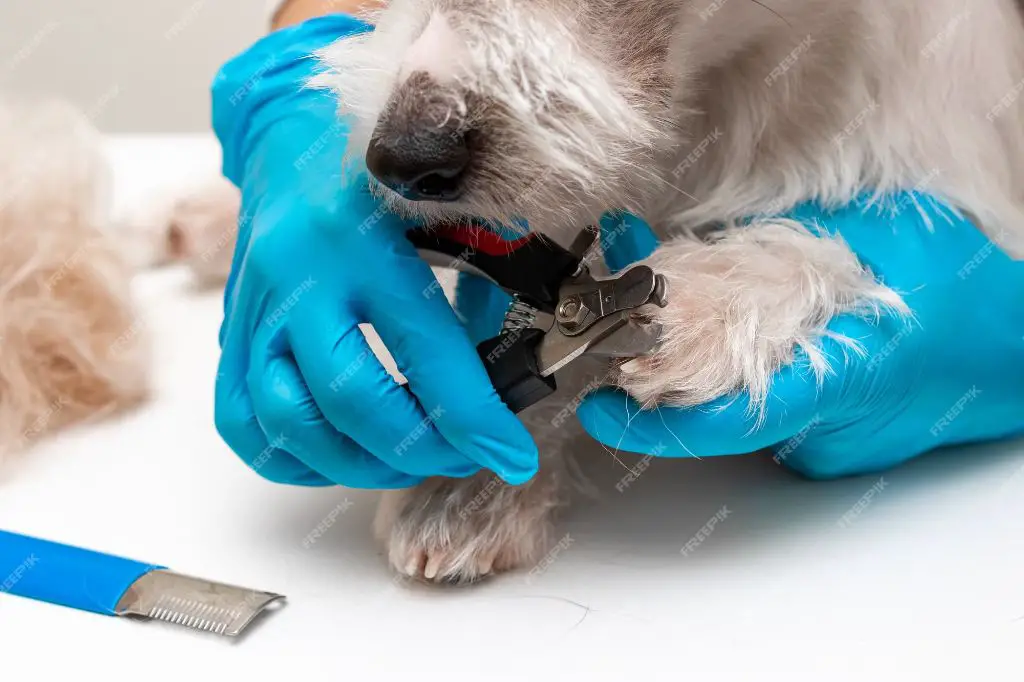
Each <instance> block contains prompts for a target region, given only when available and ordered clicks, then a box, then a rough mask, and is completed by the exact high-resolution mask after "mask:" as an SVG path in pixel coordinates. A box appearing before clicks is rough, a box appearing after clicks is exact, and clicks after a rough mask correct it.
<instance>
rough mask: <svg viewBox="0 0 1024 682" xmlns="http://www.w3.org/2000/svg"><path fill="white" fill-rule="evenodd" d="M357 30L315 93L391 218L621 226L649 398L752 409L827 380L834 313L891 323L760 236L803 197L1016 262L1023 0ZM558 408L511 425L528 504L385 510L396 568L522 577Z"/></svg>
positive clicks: (325, 57)
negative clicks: (531, 453) (856, 205)
mask: <svg viewBox="0 0 1024 682" xmlns="http://www.w3.org/2000/svg"><path fill="white" fill-rule="evenodd" d="M367 18H368V20H369V21H371V22H372V23H373V24H374V25H375V30H374V31H372V32H369V33H363V34H359V35H356V36H353V37H349V38H346V39H343V40H340V41H338V42H336V43H335V44H333V45H331V46H330V47H328V48H326V49H324V50H322V51H321V52H320V53H319V54H318V57H319V59H320V60H321V63H322V65H323V67H324V68H323V71H322V73H320V74H319V75H317V76H316V77H315V78H314V79H313V80H312V82H311V85H312V86H314V87H320V88H327V89H330V90H331V91H333V92H335V93H337V95H338V100H339V103H340V111H339V115H340V116H342V117H344V118H345V119H347V120H348V121H350V123H351V131H352V132H351V137H350V140H349V146H348V149H347V156H346V163H347V164H349V166H350V167H351V168H358V167H361V166H363V165H364V164H365V167H366V169H368V170H369V171H370V174H371V175H370V177H371V180H370V182H371V187H372V189H373V191H374V192H375V193H376V194H377V195H378V196H379V197H380V198H381V200H382V201H383V202H385V203H386V205H387V206H389V207H390V208H391V209H392V210H394V211H396V212H398V213H400V214H403V215H407V216H414V217H417V218H421V219H424V220H426V222H428V223H431V222H441V221H459V220H464V219H466V218H468V217H474V218H482V219H484V220H488V221H492V222H494V223H500V224H506V225H507V224H510V223H511V222H512V221H513V219H525V220H527V221H528V223H529V225H530V226H531V228H532V229H535V230H538V231H541V232H544V233H545V234H547V235H548V236H550V237H551V238H552V239H555V240H556V241H559V242H560V243H566V242H568V241H569V240H570V239H571V237H572V236H573V235H575V234H576V233H577V232H578V230H579V229H580V227H581V226H583V225H588V224H594V223H595V222H596V221H597V219H598V218H599V216H600V215H601V214H602V213H603V212H604V211H606V210H608V209H611V208H616V209H623V210H626V211H629V212H632V213H634V214H636V215H639V216H641V217H643V218H645V219H646V220H647V222H648V223H649V224H650V225H651V226H652V228H653V229H654V230H655V231H656V232H657V233H658V235H659V237H660V238H661V239H662V244H661V246H660V247H659V248H658V249H657V251H656V252H655V253H654V254H652V255H651V256H650V257H649V258H648V259H646V261H645V262H646V263H647V264H649V265H650V266H651V267H653V268H654V269H655V270H656V271H658V272H661V273H663V274H665V275H666V277H667V278H668V280H669V291H670V292H672V295H670V297H669V304H668V306H667V307H665V308H664V309H654V310H651V311H650V312H649V313H647V314H649V315H650V316H651V318H652V319H654V320H655V321H657V322H659V323H661V324H662V326H663V330H664V331H663V336H662V339H661V343H660V346H659V348H658V349H657V350H656V352H654V353H653V354H652V355H650V356H648V357H644V358H638V359H634V360H632V361H629V362H626V363H622V364H620V365H619V366H616V367H612V368H611V370H610V374H609V376H608V381H609V382H610V383H612V384H614V385H617V386H619V387H621V388H622V389H624V390H625V391H627V392H628V393H629V394H631V395H632V396H633V397H635V398H636V399H637V400H638V401H640V403H642V404H644V405H647V406H650V405H653V404H661V405H680V406H686V405H696V404H701V403H704V402H706V401H709V400H712V399H715V398H718V397H720V396H724V395H728V394H731V393H733V392H736V391H740V390H743V391H746V392H748V393H749V394H750V396H751V403H752V408H753V409H754V410H756V409H758V407H759V406H761V405H763V404H764V401H765V399H766V396H767V392H768V387H769V382H770V377H771V376H772V374H773V373H774V372H775V371H776V370H777V369H778V368H780V367H781V366H783V365H786V364H787V363H789V362H791V361H792V360H793V358H794V353H795V352H796V350H797V349H803V350H805V351H806V352H807V355H808V357H809V358H810V359H811V362H812V365H813V367H814V369H815V371H817V372H819V373H823V372H825V371H827V366H826V363H825V360H824V359H822V355H821V354H820V353H815V349H816V348H817V344H818V342H819V340H820V339H821V338H822V335H823V333H824V332H825V325H826V323H827V322H828V320H829V319H830V318H831V317H832V316H833V315H835V314H839V313H855V314H879V313H889V314H896V315H901V314H902V315H905V314H906V313H907V310H906V307H905V305H904V303H903V300H902V298H901V297H900V295H899V292H896V291H893V290H891V289H889V288H887V287H885V286H883V285H882V284H880V283H879V282H878V281H876V280H875V278H874V277H873V276H872V274H871V273H870V272H869V271H868V270H867V269H866V268H865V267H864V266H863V265H862V264H861V263H860V262H859V261H858V259H857V257H856V256H855V255H854V254H853V253H852V252H851V251H850V250H849V249H848V248H847V246H846V245H845V244H844V243H843V242H842V241H840V240H838V239H832V238H823V237H819V236H816V235H815V234H812V232H811V231H810V230H809V229H808V226H806V225H801V224H799V223H797V222H794V221H791V220H782V219H778V218H776V217H773V216H778V215H780V214H782V213H784V212H785V211H786V210H787V209H789V208H791V207H793V206H795V205H797V204H800V203H802V202H805V201H810V200H815V201H817V202H819V203H820V204H822V205H824V206H841V205H845V204H847V203H849V202H850V201H851V200H853V199H855V198H857V197H860V196H863V195H864V194H866V193H867V194H869V195H874V196H878V197H881V196H884V195H885V194H887V193H891V192H894V191H899V190H917V191H918V192H922V193H927V194H928V195H930V196H933V197H935V198H936V199H937V200H938V201H940V202H942V203H943V204H944V205H946V206H948V207H950V208H951V209H953V210H957V211H960V212H962V213H963V214H966V215H969V216H970V217H972V218H973V222H974V223H975V224H976V225H977V226H978V229H979V230H982V231H983V232H984V233H985V234H986V236H988V237H989V238H990V239H991V240H992V241H993V242H994V243H996V244H997V245H998V246H1000V247H1001V248H1002V249H1004V250H1006V251H1007V252H1008V253H1009V254H1010V255H1011V256H1014V257H1018V258H1019V257H1021V256H1022V255H1024V213H1022V211H1024V121H1022V114H1021V112H1022V111H1024V109H1022V107H1021V106H1020V105H1019V104H1018V103H1017V102H1016V99H1017V98H1018V96H1019V95H1020V94H1021V91H1022V89H1024V80H1022V78H1024V24H1022V18H1021V8H1020V7H1019V6H1018V3H1017V2H1015V1H1014V0H988V1H986V2H981V3H969V2H967V1H966V0H848V1H847V2H841V3H840V2H835V1H834V0H764V1H762V2H759V1H758V0H696V1H695V2H689V1H686V0H530V1H529V2H524V1H523V0H393V1H392V2H391V3H390V5H389V6H388V7H386V8H384V9H382V10H379V11H376V12H371V13H369V14H368V15H367ZM936 229H940V227H939V226H937V227H936ZM751 320H756V321H757V324H751V323H750V321H751ZM560 383H561V382H560ZM570 395H571V392H570ZM564 406H565V403H564V402H562V403H560V404H555V405H554V406H553V407H552V406H550V405H549V406H547V407H538V408H537V409H533V408H531V410H529V411H527V413H524V417H525V419H526V420H527V421H528V423H531V424H534V425H535V427H534V428H532V430H533V431H534V434H535V436H536V437H537V439H538V443H539V445H540V446H541V449H542V466H541V470H540V473H539V474H538V475H537V476H536V477H535V478H534V480H532V481H530V482H529V483H528V484H526V485H523V486H520V487H509V486H506V485H504V484H502V483H500V482H499V481H498V480H497V479H495V478H493V476H491V475H490V474H486V473H481V474H479V475H477V476H476V477H473V478H469V479H465V480H449V479H440V478H439V479H430V480H427V481H426V482H424V483H423V484H421V485H420V486H418V487H416V488H413V489H410V490H403V491H393V492H386V493H385V494H384V496H383V499H382V502H381V506H380V509H379V511H378V515H377V518H376V521H375V527H376V532H377V534H378V535H379V537H380V538H381V540H382V542H383V543H384V546H385V548H386V551H387V553H388V557H389V561H390V563H391V565H392V566H393V567H394V569H395V570H397V571H398V572H400V573H402V574H405V575H408V576H411V577H414V578H419V579H423V580H426V581H435V582H455V583H460V582H472V581H474V580H478V579H480V578H482V577H484V576H487V575H490V574H493V573H496V572H499V571H502V570H508V569H513V568H518V567H526V566H530V565H532V564H534V563H536V562H537V561H538V559H539V558H540V557H541V556H542V555H543V552H544V551H546V547H547V545H548V543H549V538H550V537H551V524H552V520H553V518H554V515H555V513H556V510H557V509H558V508H559V507H560V506H561V503H562V501H563V499H564V497H565V486H566V483H565V480H566V478H567V477H566V472H565V465H564V455H565V449H566V447H567V446H566V445H565V443H568V442H571V441H572V437H573V434H572V433H568V432H571V431H572V430H573V429H574V428H576V427H571V428H570V426H569V424H570V423H572V422H573V421H574V420H571V419H570V420H567V421H566V420H559V419H557V413H558V409H559V408H564ZM538 413H539V414H538ZM553 413H554V414H555V417H556V418H555V419H552V418H551V415H552V414H553ZM563 421H565V425H564V426H561V428H553V424H555V423H556V422H557V423H558V424H561V423H562V422H563Z"/></svg>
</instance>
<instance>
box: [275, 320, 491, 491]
mask: <svg viewBox="0 0 1024 682" xmlns="http://www.w3.org/2000/svg"><path fill="white" fill-rule="evenodd" d="M325 305H326V302H325ZM300 308H301V310H300ZM324 310H325V308H324V307H323V306H322V305H321V304H319V303H318V302H310V304H309V305H303V306H299V307H297V308H296V309H295V315H293V317H292V320H291V326H290V327H289V331H288V340H289V343H290V345H291V348H292V352H293V353H294V356H295V361H296V363H297V366H298V371H299V373H300V375H301V378H302V380H303V381H304V383H305V385H306V386H308V391H309V394H310V395H311V396H312V400H313V401H315V404H316V406H317V407H318V408H319V411H320V412H321V413H322V415H323V417H324V418H325V419H326V422H327V423H325V424H324V426H325V427H333V428H334V429H336V430H338V431H341V432H342V433H344V434H346V435H347V436H349V437H350V438H351V439H352V440H353V441H355V443H358V444H359V445H360V446H362V447H363V448H365V449H366V450H367V451H369V453H370V454H372V455H373V456H374V457H376V458H378V459H379V460H381V461H382V462H383V463H385V464H387V465H388V466H389V467H391V468H392V469H396V470H398V471H400V472H403V473H405V474H408V475H411V476H448V477H452V478H461V477H465V476H470V475H472V474H474V473H476V472H477V471H479V469H480V467H479V465H478V464H477V463H476V462H473V461H472V460H470V459H469V458H467V457H466V456H464V455H463V454H462V453H460V452H459V451H458V450H456V449H455V448H454V447H452V445H451V444H450V443H448V442H447V441H446V440H445V439H444V438H443V437H442V436H441V434H440V433H439V432H438V430H437V427H436V426H435V421H436V419H437V418H438V417H439V416H441V415H443V407H442V406H438V405H436V404H430V405H428V406H426V409H425V408H424V407H421V405H420V404H419V403H417V402H416V400H415V398H414V397H413V395H412V394H411V393H410V392H409V391H408V390H406V389H405V388H403V387H402V386H400V385H398V384H397V383H396V382H395V380H394V379H393V378H392V377H391V375H389V374H388V373H387V371H386V370H385V369H384V367H383V366H382V365H381V364H380V361H379V360H378V359H377V357H376V356H375V355H374V353H373V351H372V349H371V348H370V345H369V343H368V342H367V340H366V337H364V336H363V333H362V332H361V331H360V329H359V327H358V326H357V324H356V323H355V322H354V321H345V320H340V319H333V320H332V319H328V318H325V317H323V316H322V312H323V311H324Z"/></svg>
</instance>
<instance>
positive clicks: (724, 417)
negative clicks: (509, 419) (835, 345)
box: [577, 364, 825, 458]
mask: <svg viewBox="0 0 1024 682" xmlns="http://www.w3.org/2000/svg"><path fill="white" fill-rule="evenodd" d="M577 415H578V416H579V420H580V423H581V424H582V425H583V428H584V429H586V431H587V432H588V433H589V434H590V435H591V436H593V437H594V438H595V439H597V440H598V441H600V442H602V443H604V444H605V445H607V446H609V447H612V448H617V449H621V450H626V451H629V452H639V453H645V454H654V455H660V456H665V457H698V458H699V457H710V456H715V455H735V454H744V453H749V452H754V451H756V450H760V449H762V448H768V447H774V446H776V445H779V444H780V443H783V442H784V441H786V440H787V439H790V438H794V439H795V438H797V437H799V435H800V434H801V433H806V432H807V431H809V430H810V429H813V428H815V427H816V426H817V425H819V424H821V423H822V421H823V420H824V418H825V415H824V414H823V413H822V410H821V408H820V406H819V387H818V385H817V382H816V380H815V377H814V376H813V374H812V373H811V372H810V371H809V369H808V368H806V367H802V366H799V365H796V364H794V365H790V366H788V367H786V368H784V369H783V370H782V371H780V372H779V373H778V374H777V375H776V377H775V379H774V381H773V384H772V387H771V390H770V392H769V395H768V397H767V400H766V402H765V403H764V405H763V407H761V408H757V407H755V408H754V409H751V405H750V397H749V395H747V394H744V393H741V394H739V395H737V396H734V397H725V398H721V399H719V400H716V401H713V402H711V403H708V404H706V405H700V406H697V407H667V406H658V407H655V408H654V409H648V410H642V409H641V408H640V405H639V404H638V403H637V402H636V401H635V400H633V399H632V398H630V397H629V396H627V395H626V394H625V393H623V392H621V391H616V390H612V389H601V390H599V391H597V392H596V393H594V394H593V395H591V396H588V397H587V398H586V399H584V401H583V403H582V404H581V405H580V407H579V409H578V411H577Z"/></svg>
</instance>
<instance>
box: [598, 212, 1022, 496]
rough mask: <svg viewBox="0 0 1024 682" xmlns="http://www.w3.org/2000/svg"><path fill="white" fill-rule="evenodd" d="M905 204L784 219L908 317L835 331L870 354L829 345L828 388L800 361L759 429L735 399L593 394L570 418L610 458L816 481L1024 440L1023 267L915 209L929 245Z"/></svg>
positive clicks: (942, 218) (842, 324)
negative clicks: (653, 402)
mask: <svg viewBox="0 0 1024 682" xmlns="http://www.w3.org/2000/svg"><path fill="white" fill-rule="evenodd" d="M914 203H915V202H914V200H913V199H912V197H911V196H910V195H907V194H901V195H897V196H895V197H893V198H892V200H890V201H889V202H887V203H886V204H885V205H884V206H871V205H869V203H868V202H867V201H861V202H856V203H855V204H854V205H851V206H849V207H846V208H844V209H841V210H836V211H833V212H828V211H823V210H820V209H819V208H816V207H815V206H810V205H807V206H801V207H799V208H798V209H797V210H795V211H794V212H793V213H792V214H791V217H794V218H797V219H799V220H801V221H803V222H804V223H805V224H808V223H813V222H815V221H816V222H818V223H819V224H820V225H821V226H822V227H823V228H824V230H826V231H827V232H828V233H831V234H837V233H838V234H839V235H841V236H842V238H843V239H845V240H846V242H847V243H848V244H849V246H850V247H851V248H852V249H853V251H854V252H855V253H857V255H858V256H859V258H860V260H861V262H862V263H864V264H865V265H866V266H868V267H869V268H870V269H871V271H872V272H873V273H875V275H876V276H878V277H880V278H881V279H882V281H884V282H885V283H886V284H888V285H889V286H890V287H892V288H893V289H895V290H896V291H898V292H900V293H901V294H903V295H904V300H905V301H906V303H907V305H908V306H909V307H910V308H911V309H912V311H913V313H914V315H915V317H916V320H915V321H914V322H912V323H910V324H909V325H908V324H907V323H906V322H905V321H902V320H897V319H892V318H888V319H882V320H880V321H878V322H877V323H875V322H873V321H866V320H862V319H856V318H853V317H840V318H837V319H836V320H834V321H833V323H832V324H831V325H830V328H831V329H832V330H834V331H836V332H838V333H840V334H845V335H847V336H849V337H851V338H853V339H858V340H859V341H860V342H861V343H862V344H863V347H864V349H865V350H866V353H865V355H864V357H858V356H856V355H855V354H852V353H850V352H848V351H847V352H844V349H843V348H842V347H840V346H839V345H838V344H837V343H836V342H834V341H831V340H825V341H824V349H825V351H826V353H827V354H828V356H829V357H830V359H831V363H832V367H833V368H834V369H835V374H834V375H832V376H829V377H827V378H826V380H825V382H824V385H823V386H822V387H820V390H819V387H818V386H817V385H816V384H815V380H814V378H813V376H812V374H811V372H810V370H809V367H808V365H807V363H806V358H798V360H797V362H796V363H794V364H793V365H791V366H789V367H787V368H785V369H783V370H782V371H781V372H780V373H779V374H778V375H777V376H776V378H775V380H774V382H773V385H772V389H771V393H770V396H769V398H768V404H767V412H766V418H765V421H764V424H763V425H762V426H760V427H757V425H756V424H755V420H754V419H752V418H751V417H750V416H749V415H748V414H747V407H748V401H747V399H746V398H745V396H743V395H740V396H738V397H737V396H732V397H727V398H724V399H722V400H719V401H716V402H715V403H712V404H710V405H706V406H702V407H699V408H692V409H680V408H661V409H659V410H655V411H641V410H640V408H639V406H638V405H637V404H636V403H635V402H634V401H632V400H631V399H629V398H627V396H626V395H625V394H623V393H621V392H618V391H614V390H610V389H602V390H601V391H599V392H597V393H596V394H594V395H593V396H591V397H589V398H588V399H587V400H585V401H584V402H583V404H582V405H581V406H580V408H579V410H578V415H579V418H580V421H581V422H582V424H583V426H584V428H586V429H587V431H588V432H589V433H590V434H591V435H592V436H594V437H595V438H597V439H598V440H599V441H601V442H603V443H606V444H607V445H609V446H612V447H619V448H622V449H624V450H629V451H633V452H641V453H649V454H660V455H664V456H678V457H682V456H698V457H705V456H709V455H723V454H739V453H747V452H753V451H755V450H758V449H761V448H771V449H773V450H774V452H775V458H776V461H779V462H780V463H783V464H785V465H786V466H788V467H790V468H792V469H794V470H796V471H798V472H799V473H801V474H803V475H806V476H808V477H812V478H830V477H836V476H844V475H852V474H862V473H868V472H871V471H878V470H882V469H885V468H888V467H891V466H894V465H896V464H899V463H901V462H904V461H906V460H908V459H910V458H913V457H915V456H917V455H919V454H921V453H923V452H926V451H928V450H932V449H934V448H937V447H940V446H945V445H953V444H958V443H967V442H978V441H985V440H993V439H1002V438H1006V437H1010V436H1014V435H1021V434H1024V263H1022V262H1020V261H1014V260H1012V259H1010V258H1009V257H1008V256H1007V255H1006V254H1005V253H1003V252H1002V251H1000V250H999V249H998V248H997V247H995V246H994V245H993V244H992V243H991V242H989V240H988V239H986V238H985V237H984V236H983V235H982V234H981V233H980V232H979V231H978V230H977V229H975V227H974V226H973V225H971V224H970V222H968V221H967V220H965V219H961V218H958V217H956V216H954V215H952V214H951V213H950V212H949V211H948V210H946V209H944V208H943V207H941V206H938V205H936V204H935V203H934V202H933V201H932V200H930V199H929V198H927V197H923V196H919V195H918V196H916V203H917V204H918V205H920V206H922V207H923V208H924V209H925V210H926V211H927V212H928V214H929V215H930V218H931V221H932V223H933V225H934V231H930V230H929V229H928V227H927V224H926V222H925V221H924V220H923V219H922V217H921V215H920V214H919V213H918V211H917V210H916V209H915V208H914ZM894 207H896V208H898V209H899V210H898V211H894V210H893V209H894ZM636 231H638V232H644V231H646V227H645V226H642V225H638V226H636ZM617 243H618V242H617ZM654 243H655V242H654V240H653V238H652V236H651V235H650V233H649V231H647V236H636V235H634V236H632V237H630V238H629V239H625V240H623V241H622V242H621V245H622V246H625V247H628V249H629V250H630V251H631V252H628V253H626V254H625V257H622V254H618V253H613V254H612V256H613V259H615V260H616V261H617V262H616V263H615V265H616V266H617V267H622V266H624V265H626V264H627V263H628V262H630V260H631V259H633V258H635V257H637V256H643V255H646V253H644V251H645V249H644V248H643V244H646V246H647V247H649V248H648V249H646V250H653V245H654ZM638 244H641V247H640V248H637V245H638ZM612 251H613V252H614V251H616V246H615V245H613V246H612ZM682 295H685V292H684V293H683V294H682Z"/></svg>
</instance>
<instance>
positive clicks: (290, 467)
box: [214, 333, 333, 486]
mask: <svg viewBox="0 0 1024 682" xmlns="http://www.w3.org/2000/svg"><path fill="white" fill-rule="evenodd" d="M237 336H238V335H237V333H236V334H230V333H229V334H228V335H227V338H226V340H225V345H224V350H223V351H222V352H221V357H220V363H219V366H218V371H217V383H216V388H215V398H214V423H215V425H216V428H217V432H218V433H219V434H220V437H221V438H222V439H223V440H224V442H225V443H227V445H228V447H229V448H231V450H232V451H233V452H234V453H235V454H236V455H238V457H239V458H241V460H242V461H243V462H245V463H246V464H247V465H248V466H249V467H250V468H251V469H252V470H253V471H255V472H256V473H258V474H259V475H260V476H262V477H263V478H266V479H268V480H270V481H273V482H275V483H289V484H292V485H304V486H329V485H333V482H332V481H330V480H329V479H326V478H324V477H323V476H321V475H320V474H318V473H317V472H315V471H313V470H312V469H310V468H309V467H308V466H306V465H305V464H303V463H302V462H300V461H299V460H298V459H296V458H295V457H294V456H292V455H291V454H290V453H289V452H288V451H287V450H286V449H285V448H284V445H285V443H284V442H282V441H280V440H279V439H278V440H274V441H270V440H268V438H267V436H266V434H265V433H264V432H263V428H262V427H261V426H260V423H259V420H258V419H257V418H256V412H255V409H254V407H253V404H252V399H251V397H250V395H249V388H248V386H247V384H246V379H245V377H246V374H247V369H248V354H247V353H246V354H244V357H245V358H246V360H245V361H244V362H243V361H242V357H243V353H244V351H245V346H244V345H243V344H241V343H239V339H237Z"/></svg>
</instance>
